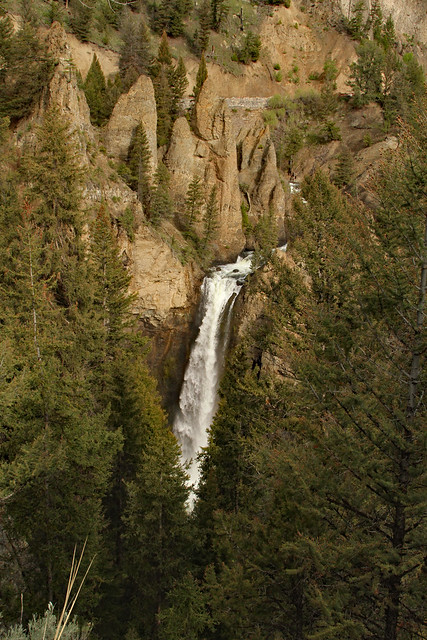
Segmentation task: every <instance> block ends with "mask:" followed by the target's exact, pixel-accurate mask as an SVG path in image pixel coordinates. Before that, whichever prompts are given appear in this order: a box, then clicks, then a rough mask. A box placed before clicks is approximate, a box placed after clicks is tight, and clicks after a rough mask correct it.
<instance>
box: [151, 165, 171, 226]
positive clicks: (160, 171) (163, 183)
mask: <svg viewBox="0 0 427 640" xmlns="http://www.w3.org/2000/svg"><path fill="white" fill-rule="evenodd" d="M169 182H170V175H169V171H168V170H167V167H166V166H165V165H164V164H163V162H159V164H158V165H157V171H156V173H155V176H154V189H153V192H152V197H151V217H150V220H151V222H152V223H153V224H154V225H158V224H160V222H161V220H167V219H168V218H170V217H171V216H172V212H173V202H172V199H171V197H170V194H169Z"/></svg>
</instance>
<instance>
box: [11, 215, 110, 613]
mask: <svg viewBox="0 0 427 640" xmlns="http://www.w3.org/2000/svg"><path fill="white" fill-rule="evenodd" d="M32 218H33V216H32V211H31V207H30V206H29V205H27V206H26V207H25V208H24V212H23V216H22V222H21V225H20V228H19V229H18V234H17V237H16V239H15V242H16V244H17V246H18V247H19V253H16V254H15V255H14V256H13V259H12V261H11V263H10V265H9V269H10V272H11V277H12V280H13V284H12V285H9V286H8V288H7V289H6V291H5V293H6V294H8V295H7V297H8V303H7V308H8V309H9V310H10V314H9V318H8V321H7V325H6V327H5V330H6V335H7V336H8V340H9V345H10V349H11V351H10V353H11V357H13V359H14V372H13V375H12V376H10V377H9V378H8V379H7V380H6V381H5V383H6V384H5V387H4V389H3V391H4V392H5V393H2V394H1V403H2V415H3V426H4V429H5V432H7V433H8V438H7V439H6V440H5V441H4V442H3V443H2V448H1V460H2V473H1V474H0V476H1V493H2V495H9V496H10V500H9V501H8V503H7V505H6V507H5V517H6V520H7V522H8V529H9V533H8V536H9V539H10V540H12V541H13V540H15V541H16V543H18V546H19V548H20V549H21V551H20V552H19V554H20V556H21V557H20V558H19V562H20V563H21V566H29V567H31V571H30V572H29V573H26V572H24V574H23V575H22V578H23V580H24V582H25V585H26V593H27V596H26V603H27V606H29V607H30V608H31V609H30V610H32V611H37V610H38V609H39V608H41V607H44V606H45V603H46V601H51V602H54V601H58V600H60V599H62V597H63V585H64V583H66V580H67V575H68V572H69V562H70V557H71V556H72V549H73V546H74V544H76V543H79V544H83V542H84V540H85V539H86V538H87V539H88V553H89V558H90V557H92V554H93V553H94V552H96V551H99V549H100V533H101V530H102V528H103V514H102V504H101V500H102V496H103V494H104V493H105V491H106V485H107V481H108V477H109V473H110V469H111V462H112V457H113V456H114V454H115V452H116V451H117V448H118V446H119V442H120V439H118V438H117V437H116V435H115V434H112V433H109V432H108V431H107V430H106V429H105V418H106V412H105V410H104V409H101V408H100V407H99V406H98V404H97V401H96V399H95V397H94V393H93V388H92V387H91V382H92V380H93V377H92V371H91V368H90V365H91V362H92V357H93V353H92V352H91V351H90V345H91V343H92V341H91V337H92V336H93V332H94V326H93V323H92V321H91V319H90V317H88V316H85V309H84V307H83V304H82V302H83V301H82V300H81V299H80V300H79V299H78V298H77V297H73V298H71V293H72V291H71V289H70V288H69V289H68V294H69V296H70V299H69V302H68V304H69V305H70V308H69V310H67V311H69V312H68V313H66V312H64V308H63V304H64V303H63V301H62V304H61V305H58V304H57V302H56V297H57V280H58V276H57V274H55V273H53V274H51V275H50V274H46V263H47V262H49V253H50V252H51V251H52V245H51V243H46V240H45V236H44V234H43V230H42V228H41V227H40V226H39V225H37V224H36V223H35V221H33V220H32ZM63 255H64V254H63ZM77 256H78V254H77V255H76V259H75V260H74V261H73V262H72V264H71V263H70V264H69V265H68V278H69V280H72V281H76V282H85V285H86V287H88V286H89V283H88V282H87V267H86V264H85V259H84V257H83V256H81V257H77ZM79 302H80V303H81V306H80V305H79ZM22 366H23V367H22ZM18 389H20V394H19V397H18V398H17V399H16V402H15V403H14V405H13V408H12V407H11V406H9V407H8V405H7V404H6V405H5V404H4V403H5V402H7V397H8V392H9V390H12V392H13V391H15V392H16V391H17V390H18ZM98 571H99V565H98V566H97V567H96V568H95V567H94V569H93V573H92V578H91V579H90V582H92V580H95V581H96V576H97V575H98ZM93 596H94V592H93V590H92V589H90V590H89V592H87V599H86V603H85V605H84V606H83V607H82V608H83V609H84V608H86V609H87V610H89V609H90V608H91V606H93V602H94V600H93ZM82 604H83V603H82Z"/></svg>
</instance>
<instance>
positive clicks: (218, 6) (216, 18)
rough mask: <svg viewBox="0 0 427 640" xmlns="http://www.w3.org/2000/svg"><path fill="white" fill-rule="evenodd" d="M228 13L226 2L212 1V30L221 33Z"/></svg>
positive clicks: (223, 0)
mask: <svg viewBox="0 0 427 640" xmlns="http://www.w3.org/2000/svg"><path fill="white" fill-rule="evenodd" d="M227 12H228V8H227V5H226V4H225V0H211V20H212V23H211V24H212V29H213V30H214V31H219V30H220V27H221V24H222V22H223V21H224V19H225V17H226V15H227Z"/></svg>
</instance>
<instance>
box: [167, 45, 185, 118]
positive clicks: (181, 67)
mask: <svg viewBox="0 0 427 640" xmlns="http://www.w3.org/2000/svg"><path fill="white" fill-rule="evenodd" d="M187 86H188V80H187V70H186V68H185V64H184V61H183V59H182V57H181V56H180V58H179V60H178V64H177V65H176V67H175V69H174V71H173V75H172V82H171V89H172V106H171V119H172V124H173V123H174V122H175V120H176V119H177V117H178V115H179V113H180V104H181V100H182V98H183V97H184V93H185V90H186V88H187Z"/></svg>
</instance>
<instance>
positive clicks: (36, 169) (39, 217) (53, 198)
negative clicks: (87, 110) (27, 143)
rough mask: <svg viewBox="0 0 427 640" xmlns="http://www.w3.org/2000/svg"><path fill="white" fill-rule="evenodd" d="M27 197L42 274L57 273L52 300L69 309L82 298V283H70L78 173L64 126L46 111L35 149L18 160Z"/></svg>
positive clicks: (77, 254)
mask: <svg viewBox="0 0 427 640" xmlns="http://www.w3.org/2000/svg"><path fill="white" fill-rule="evenodd" d="M23 164H24V170H25V175H26V177H27V179H28V180H29V183H30V185H31V186H30V196H31V198H32V199H34V201H35V203H36V208H35V221H36V224H37V226H38V227H39V228H40V229H41V231H42V234H43V241H44V242H45V243H46V244H50V243H52V250H51V251H50V252H49V253H48V254H47V255H46V274H47V275H48V274H53V273H57V274H58V275H59V278H58V280H57V284H56V296H57V301H58V302H59V303H61V304H63V305H64V306H65V307H67V308H69V306H70V301H71V300H72V299H75V296H78V298H81V299H82V300H83V299H84V298H85V297H86V293H85V291H84V282H80V281H76V280H75V278H74V276H73V273H74V265H75V262H76V260H77V261H78V260H81V259H82V256H83V255H84V246H83V243H82V238H81V234H82V220H81V216H80V213H79V205H80V201H81V182H82V171H81V168H80V162H79V159H78V156H77V152H76V148H75V145H74V142H73V137H72V135H71V134H70V133H69V129H68V123H67V121H66V120H63V119H62V118H61V115H60V113H59V111H58V109H57V108H56V107H52V108H50V109H49V110H48V111H47V112H46V114H45V117H44V120H43V123H42V125H41V126H40V127H39V129H38V131H37V137H36V148H35V152H32V153H31V156H30V155H29V154H28V155H25V157H24V162H23Z"/></svg>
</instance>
